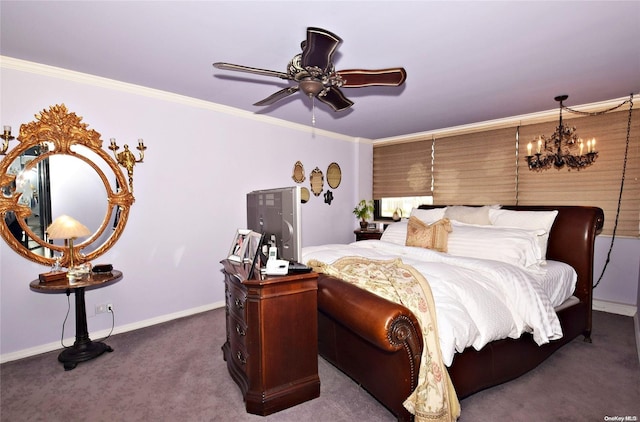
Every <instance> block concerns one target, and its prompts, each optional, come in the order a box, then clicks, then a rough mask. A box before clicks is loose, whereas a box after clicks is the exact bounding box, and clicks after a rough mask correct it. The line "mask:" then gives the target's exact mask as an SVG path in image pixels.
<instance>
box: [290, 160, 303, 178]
mask: <svg viewBox="0 0 640 422" xmlns="http://www.w3.org/2000/svg"><path fill="white" fill-rule="evenodd" d="M291 178H292V179H293V180H294V181H295V182H296V183H302V182H304V179H305V175H304V166H303V165H302V163H301V162H300V161H296V163H295V164H294V165H293V174H292V175H291Z"/></svg>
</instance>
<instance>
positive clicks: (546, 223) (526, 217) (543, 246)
mask: <svg viewBox="0 0 640 422" xmlns="http://www.w3.org/2000/svg"><path fill="white" fill-rule="evenodd" d="M557 215H558V211H557V210H553V211H512V210H489V219H490V220H491V224H493V225H494V226H500V227H517V228H520V229H527V230H544V234H542V235H541V236H540V237H539V238H538V242H539V243H540V260H542V261H544V260H545V259H547V244H548V243H549V233H550V232H551V226H553V222H554V221H555V219H556V216H557Z"/></svg>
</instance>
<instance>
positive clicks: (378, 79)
mask: <svg viewBox="0 0 640 422" xmlns="http://www.w3.org/2000/svg"><path fill="white" fill-rule="evenodd" d="M336 73H337V74H338V75H339V76H340V77H341V78H342V79H343V80H344V84H342V87H343V88H362V87H365V86H399V85H402V84H403V83H404V81H405V80H406V79H407V72H406V71H405V70H404V68H402V67H394V68H390V69H379V70H364V69H348V70H341V71H339V72H336Z"/></svg>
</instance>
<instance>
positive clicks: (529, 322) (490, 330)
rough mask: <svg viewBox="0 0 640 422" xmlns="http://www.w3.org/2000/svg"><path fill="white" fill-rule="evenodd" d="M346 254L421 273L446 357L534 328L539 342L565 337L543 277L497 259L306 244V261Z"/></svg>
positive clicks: (366, 244) (375, 243)
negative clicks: (400, 263)
mask: <svg viewBox="0 0 640 422" xmlns="http://www.w3.org/2000/svg"><path fill="white" fill-rule="evenodd" d="M344 256H364V257H367V258H370V259H385V260H386V259H392V258H397V257H400V258H401V259H402V261H403V262H404V263H405V264H408V265H411V266H413V267H414V268H416V269H417V270H418V271H420V272H421V273H422V274H423V275H424V276H425V277H426V279H427V281H428V282H429V285H430V286H431V290H432V292H433V296H434V300H435V304H436V312H437V321H438V331H439V337H440V346H441V348H442V357H443V360H444V363H445V364H446V365H447V366H450V365H451V362H452V361H453V355H454V353H455V352H456V351H459V352H461V351H463V350H464V349H465V348H467V347H470V346H473V347H474V348H476V349H478V350H479V349H480V348H482V347H483V346H484V345H486V344H487V343H489V342H491V341H493V340H497V339H501V338H506V337H511V338H518V337H519V336H520V335H521V334H522V333H523V332H525V331H528V332H532V334H533V337H534V340H535V341H536V343H537V344H539V345H540V344H544V343H548V342H549V340H553V339H557V338H560V337H562V329H561V327H560V322H559V321H558V317H557V315H556V313H555V311H554V310H553V306H552V304H551V302H550V300H549V297H548V296H547V294H546V293H545V292H544V290H543V289H542V287H541V282H542V277H543V276H542V275H540V274H535V273H531V272H529V271H526V270H524V269H521V268H519V267H517V266H515V265H511V264H507V263H502V262H498V261H490V260H482V259H474V258H462V257H454V256H450V255H447V254H445V253H440V252H436V251H433V250H430V249H424V248H416V247H408V246H400V245H395V244H393V243H389V242H384V241H380V240H366V241H360V242H355V243H352V244H350V245H338V244H331V245H322V246H311V247H305V248H303V251H302V262H304V263H306V262H308V261H309V260H310V259H317V260H319V261H321V262H325V263H329V264H330V263H332V262H334V261H336V260H337V259H339V258H341V257H344Z"/></svg>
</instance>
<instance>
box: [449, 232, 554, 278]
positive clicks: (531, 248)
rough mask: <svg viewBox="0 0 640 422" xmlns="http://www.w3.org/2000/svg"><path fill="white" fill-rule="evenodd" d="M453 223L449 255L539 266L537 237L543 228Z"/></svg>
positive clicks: (533, 267) (532, 266)
mask: <svg viewBox="0 0 640 422" xmlns="http://www.w3.org/2000/svg"><path fill="white" fill-rule="evenodd" d="M451 223H452V226H453V227H452V228H453V230H452V231H451V233H449V243H448V245H447V246H448V253H449V254H450V255H455V256H465V257H470V258H480V259H491V260H494V261H501V262H506V263H509V264H513V265H517V266H519V267H523V268H527V267H529V268H530V269H535V270H539V268H538V259H539V258H538V257H539V256H540V245H539V243H538V240H537V237H538V235H540V234H542V233H543V232H544V231H543V230H524V229H518V228H514V227H496V226H481V225H473V224H463V223H459V222H456V221H452V222H451Z"/></svg>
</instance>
